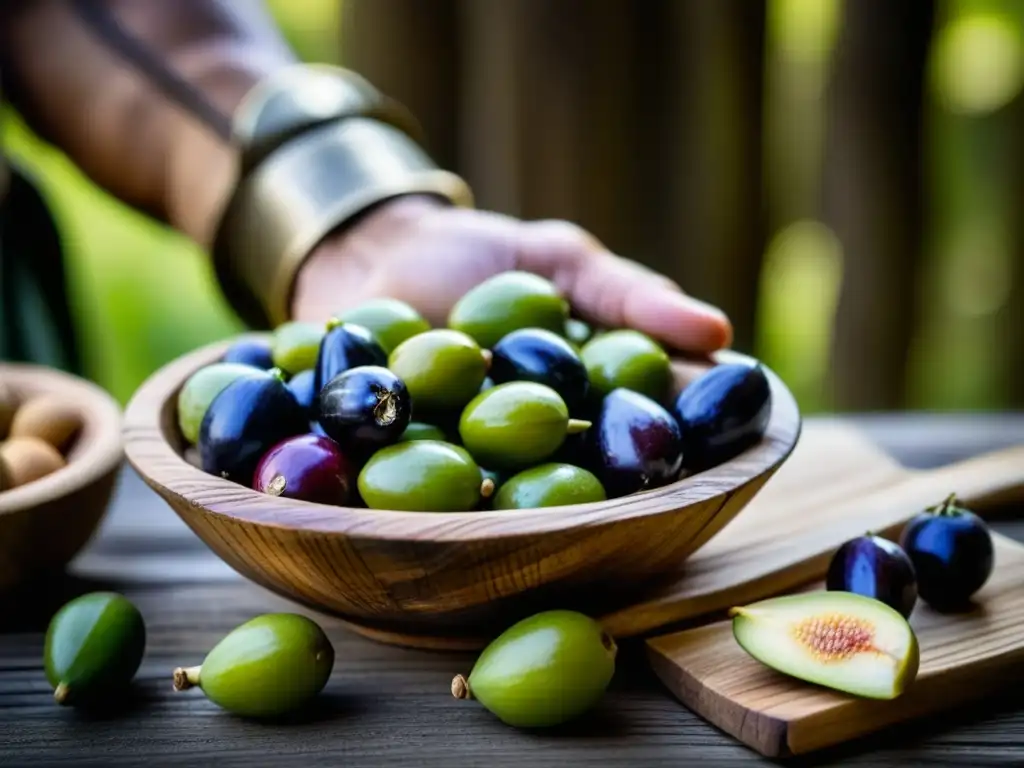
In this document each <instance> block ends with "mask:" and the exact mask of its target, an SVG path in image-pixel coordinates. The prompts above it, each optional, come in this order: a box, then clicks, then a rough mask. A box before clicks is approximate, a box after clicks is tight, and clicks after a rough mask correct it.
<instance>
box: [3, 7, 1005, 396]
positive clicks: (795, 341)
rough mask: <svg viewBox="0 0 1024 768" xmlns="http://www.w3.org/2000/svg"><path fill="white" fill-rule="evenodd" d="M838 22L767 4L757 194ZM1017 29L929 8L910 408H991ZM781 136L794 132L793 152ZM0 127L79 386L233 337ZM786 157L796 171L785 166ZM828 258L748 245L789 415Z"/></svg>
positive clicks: (827, 246)
mask: <svg viewBox="0 0 1024 768" xmlns="http://www.w3.org/2000/svg"><path fill="white" fill-rule="evenodd" d="M268 5H269V7H270V8H271V9H272V11H273V13H274V15H275V16H276V18H277V20H278V22H279V24H280V26H281V28H282V30H283V32H284V33H285V35H286V37H287V38H288V39H289V41H290V42H291V43H292V44H293V45H294V46H295V48H296V50H297V51H298V53H299V54H300V55H301V56H302V57H303V58H304V59H307V60H315V61H337V60H338V45H337V40H338V35H339V29H340V24H341V7H340V3H339V2H336V1H335V0H301V2H299V1H298V0H269V2H268ZM838 16H839V0H769V25H768V30H769V41H768V61H767V62H766V72H767V77H768V81H767V93H766V109H767V111H768V125H769V126H772V127H773V129H774V130H770V131H769V135H768V136H766V139H765V141H766V147H767V152H768V158H769V159H768V166H769V168H768V174H769V179H768V183H769V184H770V185H771V184H773V183H774V184H775V185H776V186H778V185H779V184H785V183H786V181H785V179H787V178H789V177H790V176H791V175H792V174H794V173H796V174H802V175H804V176H805V177H808V178H809V177H813V176H814V175H815V174H816V173H817V172H818V171H819V170H820V168H818V167H816V165H815V164H816V163H818V164H819V165H820V160H819V159H818V157H817V155H815V152H814V149H815V147H816V146H817V145H818V143H819V142H820V139H821V135H820V134H821V129H822V114H821V98H822V90H823V88H824V85H825V82H826V77H827V72H828V66H829V60H830V55H831V52H832V50H833V46H834V42H835V38H836V27H837V22H838ZM1022 30H1024V2H1020V1H1019V0H949V1H948V2H946V3H944V4H943V12H942V15H941V22H940V27H939V29H938V30H937V32H936V37H935V41H934V45H933V49H932V55H931V61H930V62H929V82H928V93H927V96H928V100H929V131H930V134H931V138H930V143H929V152H930V153H931V154H930V157H929V163H930V172H931V174H932V177H931V179H930V180H929V182H930V183H931V184H932V185H933V186H932V189H931V195H932V200H931V205H932V206H933V209H934V212H935V213H936V215H935V216H934V221H937V222H938V224H937V225H935V226H933V228H932V231H930V232H929V233H928V238H927V274H926V275H925V277H924V279H925V280H926V281H927V285H928V290H929V295H931V297H932V299H931V301H930V302H929V304H928V313H929V316H928V318H927V322H926V323H925V324H923V326H922V328H923V329H924V330H923V331H922V333H921V334H920V338H918V339H917V340H916V341H915V352H914V356H913V359H912V360H911V361H910V363H911V371H912V375H911V390H912V392H911V395H910V405H911V406H912V407H915V408H927V409H989V408H999V407H1002V406H1004V404H1005V403H1006V402H1008V397H1009V396H1008V393H1007V392H1006V391H1004V390H1005V388H1006V377H1000V375H999V372H1000V370H1001V368H1000V361H1001V346H1000V340H999V334H998V332H997V328H998V325H997V318H998V317H999V313H1000V311H1001V310H1003V309H1004V307H1005V305H1006V302H1007V301H1008V299H1009V291H1010V286H1011V285H1012V277H1013V270H1014V269H1020V268H1021V265H1020V264H1019V262H1018V263H1016V264H1015V259H1014V256H1015V254H1014V251H1013V248H1014V244H1013V242H1012V237H1011V234H1010V233H1009V231H1008V229H1007V227H1008V226H1009V225H1008V222H1012V221H1013V219H1014V218H1015V217H1016V216H1018V215H1019V212H1017V211H1013V210H1012V209H1011V207H1010V206H1011V204H1012V202H1013V201H1014V200H1016V199H1017V198H1016V197H1015V195H1014V192H1013V189H1012V185H1013V184H1014V183H1016V182H1015V179H1014V177H1013V170H1014V169H1013V168H1011V167H1009V166H1008V165H1007V164H1006V163H1004V162H1003V161H1002V160H1001V157H1000V151H999V149H1000V147H1003V146H1006V145H1007V142H1010V141H1020V140H1021V138H1022V137H1020V136H1019V135H1017V134H1016V133H1015V132H1014V131H1012V130H1010V128H1008V126H1009V125H1010V124H1009V123H1007V121H1006V120H1005V119H1003V117H1002V115H1003V113H1004V112H1005V110H1006V108H1007V106H1008V105H1010V104H1011V103H1013V102H1015V101H1016V100H1017V99H1018V98H1019V96H1020V92H1021V86H1022V83H1024V44H1022ZM786 126H790V127H792V126H800V130H799V133H798V135H799V137H800V138H799V142H800V146H799V148H794V146H793V144H794V139H793V136H794V135H797V134H794V133H792V132H791V131H788V130H786ZM3 130H4V134H5V135H4V136H3V137H2V141H3V143H4V145H5V146H7V147H9V148H10V151H11V152H12V154H13V155H14V156H15V157H16V158H17V159H18V160H19V161H20V162H21V163H22V164H23V165H24V166H27V168H28V169H29V170H30V171H32V172H34V174H35V175H36V176H37V178H38V179H39V180H40V183H41V185H42V188H43V190H44V193H45V194H46V196H47V198H48V199H49V200H50V202H51V204H52V206H53V208H54V211H55V214H56V216H57V217H58V220H59V223H60V225H61V227H62V230H63V233H64V237H65V242H66V246H67V248H68V251H69V257H70V264H69V269H70V273H71V281H72V291H73V294H72V299H73V301H74V303H75V312H76V315H77V317H78V319H79V322H80V324H81V327H82V328H83V331H84V334H85V336H84V339H83V341H84V345H85V350H86V355H87V366H88V373H89V375H90V376H91V377H93V378H94V379H95V380H96V381H97V382H99V383H100V384H101V385H102V386H104V387H106V388H108V389H109V390H110V391H111V392H112V393H113V394H114V395H115V396H116V397H117V398H118V399H120V400H121V401H122V402H125V401H127V399H128V398H129V397H130V396H131V394H132V393H133V392H134V390H135V388H136V387H137V386H138V385H139V384H140V383H141V382H142V380H143V379H144V378H145V377H146V376H148V375H149V374H150V373H151V372H152V371H153V370H155V369H156V368H157V367H159V366H160V365H162V364H164V363H165V362H167V361H169V360H171V359H172V358H174V357H176V356H178V355H180V354H182V353H184V352H187V351H188V350H191V349H193V348H195V347H196V346H199V345H202V344H205V343H207V342H210V341H214V340H217V339H221V338H224V337H226V336H229V335H231V334H233V333H236V332H238V331H240V330H242V326H241V324H240V323H239V322H238V320H237V319H236V318H235V317H234V316H233V314H232V313H231V311H230V310H229V309H228V307H227V306H226V304H225V303H224V301H223V300H222V298H221V297H220V296H219V294H218V292H217V289H216V285H215V283H214V282H213V278H212V273H211V271H210V269H209V267H208V265H207V262H206V258H205V255H204V254H203V253H201V252H200V251H199V250H198V249H197V248H195V247H194V246H193V245H192V244H191V243H189V242H188V241H187V240H185V239H184V238H182V237H181V236H179V235H177V234H175V233H174V232H172V231H170V230H168V229H166V228H165V227H162V226H160V225H158V224H156V223H154V222H152V221H150V220H148V219H146V218H145V217H143V216H141V215H139V214H137V213H134V212H133V211H131V210H129V209H127V208H125V207H124V206H122V205H120V204H119V203H117V202H116V201H114V200H112V199H111V198H110V197H109V196H107V195H106V194H105V193H103V192H102V191H101V190H99V189H97V188H96V187H94V186H93V185H92V184H90V183H89V182H88V180H86V179H85V178H84V177H83V176H82V175H81V174H80V173H79V172H78V171H77V170H76V169H75V168H74V167H73V166H71V165H70V164H69V163H68V162H67V160H66V159H65V158H64V157H63V156H62V155H61V154H60V153H59V152H57V151H55V150H53V149H52V148H51V147H48V146H47V145H45V144H43V143H41V142H39V141H38V140H37V139H35V138H34V137H33V136H32V135H31V134H30V133H29V132H28V131H26V130H25V128H24V126H23V125H21V124H20V123H19V122H18V120H17V119H16V118H14V119H10V120H6V121H5V123H4V128H3ZM796 155H799V162H798V163H797V167H792V168H791V167H787V166H786V162H785V161H786V159H787V158H791V157H794V156H796ZM773 158H775V159H776V160H775V162H774V163H773ZM780 158H781V159H780ZM780 169H781V170H780ZM773 174H774V177H773ZM773 179H774V181H773ZM796 186H799V185H796ZM812 188H813V185H812ZM773 189H774V187H773ZM794 207H795V208H796V209H799V208H800V206H799V205H797V206H794ZM842 260H843V254H842V249H841V247H840V245H839V244H838V242H837V240H836V238H835V237H834V235H833V234H832V233H831V232H830V231H829V229H828V228H827V227H825V226H824V225H822V224H821V223H820V222H817V221H814V220H812V219H805V218H796V219H795V220H792V221H788V222H782V223H781V224H779V226H778V228H777V231H776V232H774V233H773V237H772V239H771V240H770V242H769V245H768V248H767V251H766V260H765V269H764V274H763V277H762V284H761V294H762V304H761V315H760V318H759V322H758V339H757V348H756V350H755V353H756V354H757V355H758V356H759V357H761V358H763V359H764V360H765V361H766V362H767V363H768V364H769V365H770V366H772V367H773V368H775V369H776V370H777V371H778V372H779V374H780V375H781V376H783V378H784V379H785V380H786V381H787V382H788V383H789V384H790V386H791V387H792V388H793V390H794V392H795V394H796V395H797V397H798V399H799V401H800V403H801V406H802V408H803V409H804V410H805V412H814V411H818V410H822V409H828V408H829V407H830V403H829V401H828V398H827V395H826V394H825V393H826V392H827V389H826V388H825V387H823V386H822V382H823V380H824V378H825V374H826V372H827V369H828V365H829V343H830V329H831V323H832V314H833V312H834V310H835V299H836V295H837V291H838V286H839V284H840V280H841V277H842V268H843V263H842ZM182 296H188V301H187V302H186V301H182ZM1000 382H1002V383H1000Z"/></svg>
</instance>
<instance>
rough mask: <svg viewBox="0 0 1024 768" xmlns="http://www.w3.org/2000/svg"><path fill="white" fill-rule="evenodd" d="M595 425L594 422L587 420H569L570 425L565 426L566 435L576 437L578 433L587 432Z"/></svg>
mask: <svg viewBox="0 0 1024 768" xmlns="http://www.w3.org/2000/svg"><path fill="white" fill-rule="evenodd" d="M593 425H594V424H593V422H590V421H587V420H586V419H569V423H568V424H566V425H565V434H567V435H575V434H576V433H578V432H586V431H587V430H588V429H590V428H591V427H592V426H593Z"/></svg>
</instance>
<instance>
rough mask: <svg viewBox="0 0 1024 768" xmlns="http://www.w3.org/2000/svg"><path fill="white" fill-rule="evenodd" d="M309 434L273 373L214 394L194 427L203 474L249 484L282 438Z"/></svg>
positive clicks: (306, 420) (305, 421)
mask: <svg viewBox="0 0 1024 768" xmlns="http://www.w3.org/2000/svg"><path fill="white" fill-rule="evenodd" d="M308 431H309V417H308V416H307V415H306V412H305V410H304V409H303V408H302V406H301V405H299V403H298V401H297V400H296V399H295V396H294V395H293V394H292V393H291V391H290V390H289V389H288V387H287V386H285V383H284V381H283V380H282V378H281V377H280V376H278V375H275V373H274V372H273V371H265V372H264V371H260V372H257V373H256V374H254V375H246V376H242V377H240V378H238V379H235V380H234V381H233V382H231V383H230V384H229V385H228V386H226V387H225V388H224V389H223V390H221V392H220V394H218V395H217V396H216V397H215V398H214V399H213V402H211V403H210V407H209V408H208V409H207V411H206V415H205V416H204V417H203V422H202V424H201V425H200V427H199V443H198V448H199V456H200V460H201V462H202V468H203V471H205V472H209V473H210V474H213V475H218V476H220V477H223V478H226V479H228V480H232V481H234V482H236V483H240V484H242V485H245V486H249V487H251V486H252V478H253V473H254V472H255V471H256V465H257V464H258V463H259V461H260V459H261V458H262V457H263V454H265V453H266V452H267V451H269V450H270V449H271V448H272V447H273V446H274V445H276V444H277V443H279V442H281V441H282V440H284V439H285V438H288V437H292V436H293V435H301V434H303V433H305V432H308Z"/></svg>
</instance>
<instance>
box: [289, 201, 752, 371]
mask: <svg viewBox="0 0 1024 768" xmlns="http://www.w3.org/2000/svg"><path fill="white" fill-rule="evenodd" d="M508 270H523V271H527V272H534V273H536V274H539V275H541V276H543V277H546V278H548V279H549V280H551V281H552V282H554V284H555V285H556V286H558V288H559V290H561V291H562V293H563V295H564V296H565V297H566V298H567V299H568V300H569V302H570V304H571V305H572V307H573V309H574V311H575V312H576V313H577V314H578V315H579V316H580V317H581V318H583V319H584V320H587V321H588V322H590V323H593V324H594V325H598V326H606V327H626V328H633V329H636V330H638V331H642V332H644V333H647V334H649V335H650V336H652V337H654V338H656V339H658V340H659V341H661V342H662V343H664V344H666V345H667V346H669V347H673V348H675V349H679V350H683V351H689V352H694V353H707V352H713V351H715V350H718V349H721V348H723V347H727V346H729V344H730V343H731V341H732V326H731V324H730V323H729V321H728V319H727V318H726V317H725V315H724V314H723V313H722V312H721V311H720V310H718V309H717V308H715V307H712V306H710V305H708V304H705V303H704V302H702V301H699V300H697V299H695V298H693V297H690V296H687V295H686V294H685V293H683V291H682V290H681V289H680V288H679V286H678V285H676V284H675V283H673V282H672V281H670V280H668V279H667V278H666V277H664V276H662V275H659V274H657V273H655V272H653V271H651V270H649V269H647V268H646V267H644V266H642V265H640V264H637V263H635V262H632V261H629V260H627V259H624V258H622V257H619V256H616V255H615V254H612V253H610V252H608V251H607V250H606V249H605V248H604V247H603V246H602V245H601V244H600V243H599V242H597V240H595V239H594V238H593V237H592V236H591V235H589V234H587V233H586V232H585V231H583V230H582V229H580V228H579V227H577V226H575V225H573V224H570V223H568V222H564V221H535V222H524V221H520V220H518V219H515V218H512V217H509V216H504V215H501V214H497V213H489V212H483V211H476V210H467V209H461V208H452V207H449V206H446V205H442V204H441V203H439V202H436V201H434V200H431V199H428V198H420V197H407V198H398V199H396V200H394V201H391V202H388V203H385V204H384V205H382V206H381V207H380V208H378V209H377V210H375V211H373V212H372V213H370V214H369V215H367V216H366V218H364V219H362V220H361V221H359V222H358V223H357V224H355V225H354V226H353V227H351V228H349V229H346V230H344V231H343V232H341V233H339V234H337V235H333V236H331V237H328V238H327V239H325V240H324V242H323V243H322V244H321V245H320V246H319V247H318V248H317V250H316V251H315V252H314V253H313V254H311V255H310V257H309V258H308V259H307V260H306V263H305V264H304V265H303V267H302V269H301V270H300V272H299V274H298V276H297V278H296V283H295V290H294V293H293V301H292V309H293V315H294V317H295V319H296V320H309V321H314V322H323V321H326V320H327V319H328V318H329V317H330V316H331V315H332V314H334V313H336V312H339V311H341V310H343V309H348V308H351V307H354V306H356V305H357V304H360V303H362V302H364V301H366V300H367V299H371V298H377V297H385V296H388V297H392V298H396V299H401V300H402V301H405V302H407V303H408V304H410V305H411V306H413V307H415V308H416V309H417V310H418V311H419V312H420V313H421V314H422V315H423V316H424V318H426V319H427V321H428V322H430V323H431V325H434V326H443V325H444V324H445V322H446V320H447V317H448V312H449V310H450V309H451V308H452V305H454V304H455V302H456V301H457V300H458V299H459V298H460V297H461V296H462V295H463V294H464V293H465V292H466V291H468V290H469V289H470V288H472V287H473V286H475V285H477V284H478V283H481V282H483V281H484V280H485V279H487V278H488V277H491V276H492V275H496V274H498V273H500V272H505V271H508Z"/></svg>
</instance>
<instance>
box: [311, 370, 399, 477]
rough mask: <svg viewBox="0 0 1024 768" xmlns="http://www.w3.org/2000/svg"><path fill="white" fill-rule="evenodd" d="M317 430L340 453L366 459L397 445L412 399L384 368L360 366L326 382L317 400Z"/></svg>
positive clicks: (395, 378) (397, 379) (395, 377)
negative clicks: (329, 439) (320, 430)
mask: <svg viewBox="0 0 1024 768" xmlns="http://www.w3.org/2000/svg"><path fill="white" fill-rule="evenodd" d="M317 412H318V414H319V422H320V426H321V427H322V428H323V430H324V432H326V433H327V436H328V437H330V438H331V439H332V440H334V441H335V442H336V443H338V444H339V445H340V446H341V448H342V450H343V451H346V452H351V453H352V454H353V455H354V456H357V457H359V458H365V457H367V455H368V454H369V453H371V452H372V451H374V450H376V449H377V448H381V447H383V446H385V445H390V444H391V443H395V442H398V439H399V438H400V437H401V436H402V433H403V432H405V428H406V427H407V426H409V420H410V418H411V416H412V398H411V397H410V396H409V390H408V389H406V387H405V383H404V382H403V381H402V380H401V379H400V378H398V377H397V376H395V374H393V373H392V372H391V371H389V370H388V369H387V368H384V367H382V366H379V365H362V366H359V367H358V368H352V369H350V370H347V371H345V372H344V373H340V374H338V375H337V376H335V377H334V378H333V379H331V380H330V381H329V382H327V386H325V387H324V388H323V389H322V390H321V391H320V395H319V397H318V400H317Z"/></svg>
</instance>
